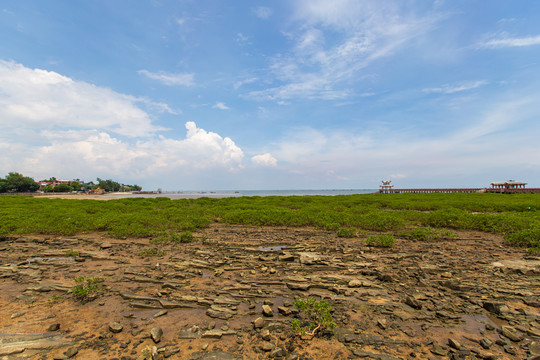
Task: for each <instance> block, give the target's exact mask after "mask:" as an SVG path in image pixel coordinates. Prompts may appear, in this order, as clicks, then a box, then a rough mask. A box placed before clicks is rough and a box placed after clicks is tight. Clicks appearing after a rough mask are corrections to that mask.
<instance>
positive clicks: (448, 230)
mask: <svg viewBox="0 0 540 360" xmlns="http://www.w3.org/2000/svg"><path fill="white" fill-rule="evenodd" d="M0 219H2V220H1V222H0V237H1V236H8V235H16V234H32V233H35V234H54V235H75V234H77V233H85V232H96V231H98V232H106V233H108V234H109V235H110V236H112V237H115V238H119V239H122V238H129V237H145V238H151V239H154V240H155V241H156V242H159V241H163V242H170V243H182V242H190V241H193V240H194V237H193V234H192V232H193V231H196V230H197V229H201V228H204V227H207V226H209V225H210V224H211V223H213V222H221V223H226V224H240V225H255V226H290V227H295V226H310V227H314V228H319V229H325V230H330V231H334V232H336V233H337V234H338V235H339V236H343V237H347V236H352V234H353V233H355V231H356V234H358V233H365V232H368V233H371V234H376V233H385V234H393V235H395V236H398V237H401V238H405V239H416V240H423V241H430V240H437V239H450V238H452V234H453V232H454V231H456V230H474V231H481V232H489V233H494V234H500V235H503V236H505V239H506V241H507V243H508V244H509V245H514V246H522V247H529V248H533V247H538V233H539V232H540V230H539V229H540V194H512V195H505V194H459V193H457V194H391V195H390V194H366V195H347V196H331V197H328V196H285V197H280V196H269V197H257V196H254V197H238V198H223V199H209V198H199V199H180V200H170V199H168V198H165V197H161V198H153V199H149V198H128V199H118V200H109V201H98V200H71V199H43V198H32V197H28V196H13V195H3V196H0Z"/></svg>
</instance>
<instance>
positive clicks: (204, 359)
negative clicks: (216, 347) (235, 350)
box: [189, 351, 242, 360]
mask: <svg viewBox="0 0 540 360" xmlns="http://www.w3.org/2000/svg"><path fill="white" fill-rule="evenodd" d="M240 359H242V356H240V355H235V354H231V353H227V352H224V351H214V352H210V353H208V354H202V355H199V356H196V357H190V358H189V360H240Z"/></svg>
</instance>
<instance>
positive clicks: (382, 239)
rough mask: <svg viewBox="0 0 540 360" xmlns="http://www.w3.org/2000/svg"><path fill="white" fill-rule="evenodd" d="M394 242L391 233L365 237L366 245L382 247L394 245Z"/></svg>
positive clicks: (394, 239)
mask: <svg viewBox="0 0 540 360" xmlns="http://www.w3.org/2000/svg"><path fill="white" fill-rule="evenodd" d="M395 243H396V238H394V235H392V234H380V235H371V236H368V238H367V239H366V245H368V246H375V247H382V248H391V247H394V244H395Z"/></svg>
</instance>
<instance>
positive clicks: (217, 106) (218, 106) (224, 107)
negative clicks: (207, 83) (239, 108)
mask: <svg viewBox="0 0 540 360" xmlns="http://www.w3.org/2000/svg"><path fill="white" fill-rule="evenodd" d="M212 109H220V110H229V109H230V108H229V107H228V106H227V105H225V103H223V102H221V101H218V102H217V103H216V104H215V105H214V106H212Z"/></svg>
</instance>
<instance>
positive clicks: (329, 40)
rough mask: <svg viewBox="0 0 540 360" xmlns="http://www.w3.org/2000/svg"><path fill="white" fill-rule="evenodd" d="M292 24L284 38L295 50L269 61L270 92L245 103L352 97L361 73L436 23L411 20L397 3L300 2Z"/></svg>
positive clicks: (259, 93)
mask: <svg viewBox="0 0 540 360" xmlns="http://www.w3.org/2000/svg"><path fill="white" fill-rule="evenodd" d="M293 19H294V20H295V22H294V24H295V27H294V28H293V29H292V30H290V31H287V32H286V36H287V37H288V38H289V39H290V40H291V41H292V43H293V44H294V46H293V47H292V48H291V49H290V51H289V52H288V53H282V54H277V55H276V56H275V57H274V58H273V61H272V64H271V66H270V70H271V74H272V75H273V76H274V78H273V79H272V80H273V81H271V82H273V84H272V86H269V87H267V88H266V89H259V90H256V91H252V92H250V93H248V94H247V96H248V97H252V98H257V99H270V100H277V101H282V100H288V99H292V98H309V99H325V100H334V99H343V98H345V97H348V96H351V95H353V94H354V92H352V91H350V90H349V88H350V87H351V86H350V84H352V83H353V82H357V81H358V80H361V79H362V77H363V76H365V75H366V74H365V72H364V71H363V70H364V69H366V68H367V67H368V66H369V65H371V64H372V63H374V62H375V61H377V60H378V59H381V58H384V57H388V56H391V55H393V54H395V53H396V52H397V51H398V49H399V48H400V47H401V46H403V45H404V44H405V43H407V42H409V41H410V40H412V39H414V38H415V37H417V36H419V35H422V34H424V33H425V32H426V31H428V30H429V29H430V28H431V27H432V26H433V24H434V23H436V22H437V20H438V17H437V16H436V15H433V14H430V15H425V16H422V15H415V14H411V12H408V11H405V10H404V9H402V8H401V6H400V5H399V3H397V2H385V3H384V5H381V3H380V2H378V1H374V0H373V1H372V0H368V1H362V2H360V1H354V0H344V1H339V2H328V1H323V0H304V1H299V2H297V3H296V9H295V12H294V15H293ZM355 85H358V84H357V83H356V84H355Z"/></svg>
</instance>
